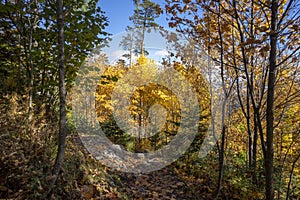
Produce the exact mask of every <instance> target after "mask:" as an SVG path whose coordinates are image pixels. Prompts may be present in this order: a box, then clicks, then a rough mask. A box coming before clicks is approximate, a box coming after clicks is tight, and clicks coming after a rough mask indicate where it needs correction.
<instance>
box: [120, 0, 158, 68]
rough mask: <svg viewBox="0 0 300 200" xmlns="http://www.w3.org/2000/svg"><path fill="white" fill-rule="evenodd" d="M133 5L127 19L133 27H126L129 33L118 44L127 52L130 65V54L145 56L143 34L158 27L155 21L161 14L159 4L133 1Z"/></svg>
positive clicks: (148, 1)
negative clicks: (133, 8) (132, 11)
mask: <svg viewBox="0 0 300 200" xmlns="http://www.w3.org/2000/svg"><path fill="white" fill-rule="evenodd" d="M134 3H135V7H136V8H135V10H134V13H133V15H132V16H131V17H129V19H130V20H131V21H132V23H133V27H130V26H128V27H127V31H128V32H129V33H128V35H127V36H125V37H124V38H123V40H122V41H121V44H120V46H122V47H123V49H124V50H129V52H130V53H129V59H130V63H132V62H131V59H132V52H134V53H135V54H136V55H145V47H144V43H145V33H146V31H149V32H150V31H151V30H153V29H156V28H158V27H159V25H158V24H157V23H156V22H155V19H157V18H158V17H159V15H160V14H161V13H162V9H161V8H160V6H159V4H157V3H154V2H152V1H151V0H143V1H142V2H140V1H135V2H134Z"/></svg>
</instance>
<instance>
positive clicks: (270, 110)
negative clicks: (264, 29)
mask: <svg viewBox="0 0 300 200" xmlns="http://www.w3.org/2000/svg"><path fill="white" fill-rule="evenodd" d="M277 11H278V0H273V1H272V3H271V12H272V14H271V32H270V48H271V49H270V56H269V64H270V66H269V67H270V70H269V78H268V93H267V110H266V117H267V118H266V122H267V126H266V132H267V144H266V146H267V149H266V150H267V151H266V158H265V171H266V199H267V200H273V199H274V180H273V174H274V166H273V157H274V150H273V136H274V93H275V80H276V45H277V33H276V30H277V28H276V27H277Z"/></svg>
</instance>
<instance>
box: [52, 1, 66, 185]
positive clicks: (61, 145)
mask: <svg viewBox="0 0 300 200" xmlns="http://www.w3.org/2000/svg"><path fill="white" fill-rule="evenodd" d="M56 12H57V26H58V68H59V100H60V105H59V109H60V113H59V114H60V119H59V137H58V151H57V155H56V160H55V164H54V167H53V171H52V175H53V179H52V183H51V186H54V185H55V183H56V181H57V178H58V175H59V172H60V169H61V166H62V163H63V160H64V153H65V140H66V131H67V130H66V87H65V65H64V13H63V0H57V11H56Z"/></svg>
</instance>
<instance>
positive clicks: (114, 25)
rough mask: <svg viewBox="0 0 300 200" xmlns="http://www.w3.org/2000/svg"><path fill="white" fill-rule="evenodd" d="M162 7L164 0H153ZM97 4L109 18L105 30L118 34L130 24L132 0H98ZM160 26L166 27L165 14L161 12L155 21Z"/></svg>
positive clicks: (132, 7) (132, 8)
mask: <svg viewBox="0 0 300 200" xmlns="http://www.w3.org/2000/svg"><path fill="white" fill-rule="evenodd" d="M153 2H156V3H158V4H160V5H161V6H162V7H164V6H163V5H164V0H153ZM98 5H99V6H100V7H101V9H102V10H103V11H104V12H106V14H105V15H106V16H107V17H108V18H109V26H108V27H107V29H106V31H107V32H109V33H111V34H113V35H114V34H118V33H120V32H123V31H125V28H126V26H128V25H130V24H131V22H130V21H129V16H131V15H132V14H133V10H134V4H133V1H132V0H99V2H98ZM156 22H157V23H158V24H160V25H161V26H164V27H165V28H167V22H166V16H165V15H164V14H163V15H162V16H161V17H160V18H159V19H157V21H156Z"/></svg>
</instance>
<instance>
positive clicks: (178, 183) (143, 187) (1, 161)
mask: <svg viewBox="0 0 300 200" xmlns="http://www.w3.org/2000/svg"><path fill="white" fill-rule="evenodd" d="M10 104H12V103H11V102H10ZM0 105H1V106H0V112H1V113H2V114H1V115H0V147H1V148H0V199H46V198H45V194H46V193H47V192H48V191H49V183H50V182H51V180H52V175H51V174H52V173H51V170H52V167H53V164H54V161H55V157H56V152H57V140H56V135H57V134H58V133H57V124H58V121H57V119H56V120H55V117H53V116H51V115H50V116H49V114H47V112H45V113H42V112H40V113H39V115H36V117H35V118H33V120H32V122H31V125H30V126H29V125H28V120H27V116H28V115H27V111H26V110H24V107H22V106H18V107H16V108H15V109H14V110H11V106H7V105H9V104H8V103H7V101H6V102H0ZM49 119H51V120H49ZM214 157H215V156H214V155H213V156H212V158H214ZM196 164H197V167H196V166H194V165H195V163H192V162H189V161H187V162H186V161H185V158H184V156H183V157H182V158H180V159H179V160H178V161H176V162H174V163H173V164H171V165H169V166H167V167H165V168H163V169H161V170H159V171H154V172H151V173H149V174H131V173H124V172H118V171H113V170H111V169H109V168H107V167H105V166H103V165H102V164H101V163H100V162H98V161H97V160H95V159H94V158H93V157H92V156H91V155H90V154H89V152H88V151H87V150H86V149H85V148H84V147H83V145H82V144H81V141H80V139H79V136H78V135H77V134H75V133H73V132H72V131H70V132H69V133H68V137H67V143H66V152H65V160H64V164H63V167H62V170H61V174H60V176H59V179H58V181H57V184H56V187H55V188H54V189H53V191H52V195H51V196H50V199H64V200H65V199H72V200H73V199H128V200H131V199H133V200H135V199H136V200H143V199H149V200H150V199H155V200H156V199H157V200H164V199H166V200H168V199H179V200H184V199H195V200H196V199H200V200H202V199H206V200H210V199H213V196H214V194H215V191H216V182H217V174H218V173H217V169H218V162H217V160H216V161H213V162H210V163H206V161H202V163H199V162H198V163H196ZM199 166H200V168H199ZM224 180H225V179H224ZM227 180H228V179H227ZM251 191H252V190H244V189H243V188H239V187H235V186H233V185H232V184H231V183H230V182H228V181H223V188H222V192H221V194H220V195H219V199H230V200H234V199H262V198H254V196H253V195H252V194H251ZM243 195H244V196H243ZM244 197H245V198H244ZM246 197H247V198H246ZM256 197H257V195H256ZM48 199H49V198H48Z"/></svg>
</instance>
